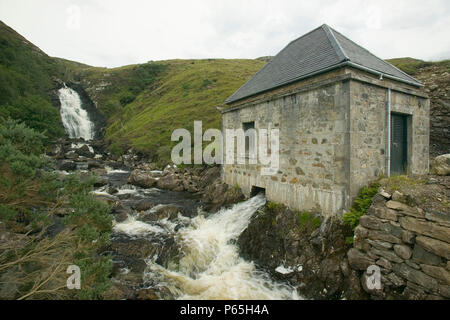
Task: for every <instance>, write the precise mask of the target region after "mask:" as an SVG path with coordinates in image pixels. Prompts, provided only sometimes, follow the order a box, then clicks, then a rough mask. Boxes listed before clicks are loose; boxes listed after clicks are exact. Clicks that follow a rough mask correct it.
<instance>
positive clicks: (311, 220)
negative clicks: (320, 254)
mask: <svg viewBox="0 0 450 320" xmlns="http://www.w3.org/2000/svg"><path fill="white" fill-rule="evenodd" d="M296 214H297V219H298V222H297V223H298V226H299V227H300V229H301V230H302V231H309V232H312V231H314V230H316V229H317V228H319V227H320V225H321V224H322V219H321V217H320V216H316V215H313V214H312V213H310V212H296Z"/></svg>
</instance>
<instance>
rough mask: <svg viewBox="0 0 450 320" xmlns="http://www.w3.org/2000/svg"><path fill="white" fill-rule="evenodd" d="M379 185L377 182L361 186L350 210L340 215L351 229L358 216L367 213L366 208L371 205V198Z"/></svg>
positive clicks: (357, 220)
mask: <svg viewBox="0 0 450 320" xmlns="http://www.w3.org/2000/svg"><path fill="white" fill-rule="evenodd" d="M379 187H380V184H379V183H377V182H374V183H372V184H370V185H369V186H364V187H362V188H361V189H360V190H359V192H358V196H357V197H356V198H355V200H354V201H353V205H352V207H351V208H350V211H349V212H348V213H346V214H344V216H343V217H342V220H343V221H344V223H346V224H348V225H349V226H350V227H351V228H352V230H355V228H356V227H357V226H358V224H359V218H360V217H362V216H363V215H365V214H366V213H367V210H368V209H369V207H370V206H371V205H372V198H373V197H374V196H375V195H376V194H377V192H378V188H379Z"/></svg>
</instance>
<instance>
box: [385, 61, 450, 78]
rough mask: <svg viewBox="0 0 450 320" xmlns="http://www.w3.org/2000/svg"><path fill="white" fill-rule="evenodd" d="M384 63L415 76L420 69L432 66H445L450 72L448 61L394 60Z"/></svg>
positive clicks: (449, 62)
mask: <svg viewBox="0 0 450 320" xmlns="http://www.w3.org/2000/svg"><path fill="white" fill-rule="evenodd" d="M386 61H387V62H389V63H391V64H393V65H394V66H396V67H397V68H399V69H400V70H402V71H403V72H406V73H408V74H410V75H416V74H417V73H419V72H420V69H422V68H426V67H430V66H433V65H440V66H446V67H447V69H449V70H450V60H443V61H439V62H430V61H423V60H419V59H413V58H396V59H389V60H386Z"/></svg>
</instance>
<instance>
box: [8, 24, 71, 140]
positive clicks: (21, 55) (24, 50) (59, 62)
mask: <svg viewBox="0 0 450 320" xmlns="http://www.w3.org/2000/svg"><path fill="white" fill-rule="evenodd" d="M74 64H75V63H74ZM68 66H69V64H68V61H67V60H63V59H54V58H51V57H49V56H48V55H47V54H45V53H44V52H43V51H41V50H40V49H39V48H38V47H36V46H35V45H33V44H32V43H30V42H29V41H28V40H26V39H25V38H24V37H22V36H21V35H20V34H18V33H17V32H15V31H14V30H13V29H11V28H10V27H8V26H7V25H6V24H4V23H3V22H1V21H0V117H4V118H6V117H12V118H14V119H19V120H22V121H25V122H26V123H27V125H29V126H30V127H31V128H34V129H37V130H39V131H45V132H46V133H47V135H48V136H49V137H52V138H55V137H59V136H61V135H63V134H64V130H63V127H62V124H61V120H60V116H59V112H58V110H57V109H56V108H55V107H54V106H52V103H51V101H52V95H53V89H54V83H53V79H54V78H58V79H66V78H67V76H68V74H69V73H70V72H68V69H69V68H68ZM55 123H58V124H59V125H56V126H55Z"/></svg>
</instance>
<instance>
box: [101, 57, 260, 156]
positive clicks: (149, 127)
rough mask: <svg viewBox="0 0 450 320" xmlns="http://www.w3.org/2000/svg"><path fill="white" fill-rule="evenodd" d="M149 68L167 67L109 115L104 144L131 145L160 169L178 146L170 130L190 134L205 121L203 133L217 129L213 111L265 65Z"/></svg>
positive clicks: (196, 63) (186, 63)
mask: <svg viewBox="0 0 450 320" xmlns="http://www.w3.org/2000/svg"><path fill="white" fill-rule="evenodd" d="M153 64H154V65H155V66H156V65H160V66H165V67H163V68H165V69H164V71H163V72H162V71H161V73H158V75H159V76H160V80H158V81H157V82H156V83H155V85H154V87H153V88H152V89H151V90H150V89H148V90H147V89H145V90H143V91H142V92H141V93H140V94H138V95H137V96H136V99H135V100H134V101H133V102H131V103H129V104H127V105H126V106H125V107H123V108H121V109H120V110H119V112H118V113H117V114H115V115H112V116H111V118H110V123H111V125H110V126H109V127H108V129H107V132H106V139H107V140H108V141H110V142H116V143H118V144H119V145H121V146H123V147H131V146H133V147H135V148H136V149H137V150H138V151H141V152H144V153H146V154H148V155H150V156H152V157H154V158H155V160H159V161H160V162H161V163H162V164H164V163H167V162H168V161H169V159H170V150H171V149H172V147H173V146H174V145H175V144H176V143H177V142H171V135H172V131H173V130H175V129H178V128H185V129H188V130H190V131H191V132H192V131H193V125H194V121H195V120H201V121H203V130H206V129H209V128H219V129H220V127H221V125H220V119H221V115H220V113H219V112H218V110H217V109H216V107H217V106H218V105H220V104H221V103H223V102H224V101H225V99H226V98H227V97H228V96H230V95H231V94H232V93H233V92H234V91H235V90H236V89H237V88H239V86H241V85H242V84H243V83H244V82H245V81H246V80H247V79H248V78H249V77H250V76H251V75H253V74H254V73H255V72H256V71H257V70H258V69H260V68H261V67H262V66H263V65H264V63H263V62H260V61H256V60H221V59H216V60H171V61H162V62H159V64H156V63H153ZM122 72H125V71H122ZM111 78H112V77H111ZM108 90H109V89H108Z"/></svg>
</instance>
